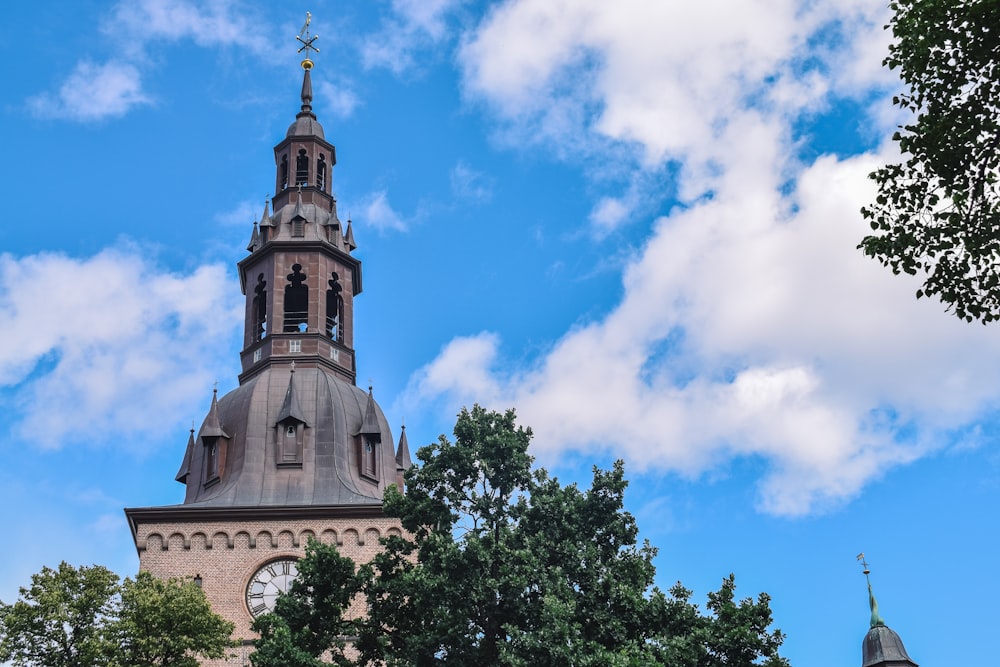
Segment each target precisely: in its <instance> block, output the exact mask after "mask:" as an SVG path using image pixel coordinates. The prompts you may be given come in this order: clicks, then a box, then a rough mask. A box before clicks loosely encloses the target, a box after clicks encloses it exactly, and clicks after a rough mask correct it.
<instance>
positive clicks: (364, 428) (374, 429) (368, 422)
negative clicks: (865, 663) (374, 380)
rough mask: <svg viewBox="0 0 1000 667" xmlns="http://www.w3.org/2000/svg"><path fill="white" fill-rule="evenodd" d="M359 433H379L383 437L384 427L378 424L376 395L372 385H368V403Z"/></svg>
mask: <svg viewBox="0 0 1000 667" xmlns="http://www.w3.org/2000/svg"><path fill="white" fill-rule="evenodd" d="M358 434H359V435H377V436H379V437H381V435H382V429H381V428H379V425H378V412H376V410H375V396H374V395H373V394H372V387H371V385H368V405H366V406H365V418H364V420H363V421H362V422H361V430H360V431H358Z"/></svg>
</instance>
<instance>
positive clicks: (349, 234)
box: [344, 218, 358, 252]
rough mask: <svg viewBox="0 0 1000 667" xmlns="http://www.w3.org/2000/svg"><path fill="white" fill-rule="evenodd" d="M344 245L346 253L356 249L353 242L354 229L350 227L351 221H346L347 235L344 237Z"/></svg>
mask: <svg viewBox="0 0 1000 667" xmlns="http://www.w3.org/2000/svg"><path fill="white" fill-rule="evenodd" d="M344 243H346V244H347V252H351V251H352V250H355V249H356V248H357V247H358V244H357V243H355V242H354V229H353V228H352V227H351V219H350V218H348V219H347V234H345V235H344Z"/></svg>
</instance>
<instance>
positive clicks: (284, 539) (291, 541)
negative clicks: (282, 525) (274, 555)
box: [277, 530, 299, 549]
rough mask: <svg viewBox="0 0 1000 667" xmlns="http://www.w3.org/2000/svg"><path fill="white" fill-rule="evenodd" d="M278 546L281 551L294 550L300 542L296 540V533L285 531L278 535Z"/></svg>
mask: <svg viewBox="0 0 1000 667" xmlns="http://www.w3.org/2000/svg"><path fill="white" fill-rule="evenodd" d="M277 546H278V548H279V549H293V548H295V547H298V546H299V541H298V540H297V539H295V533H293V532H292V531H290V530H283V531H281V532H279V533H278V539H277Z"/></svg>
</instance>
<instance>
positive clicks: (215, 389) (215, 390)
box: [212, 380, 219, 394]
mask: <svg viewBox="0 0 1000 667" xmlns="http://www.w3.org/2000/svg"><path fill="white" fill-rule="evenodd" d="M212 393H213V394H217V393H219V381H218V380H216V381H215V382H214V383H213V384H212Z"/></svg>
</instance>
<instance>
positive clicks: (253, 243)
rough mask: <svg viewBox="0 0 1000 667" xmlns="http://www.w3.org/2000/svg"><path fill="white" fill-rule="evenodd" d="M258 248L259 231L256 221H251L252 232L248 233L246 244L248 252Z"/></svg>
mask: <svg viewBox="0 0 1000 667" xmlns="http://www.w3.org/2000/svg"><path fill="white" fill-rule="evenodd" d="M258 248H260V231H259V230H258V229H257V221H256V220H254V222H253V234H251V235H250V243H248V244H247V251H248V252H256V251H257V249H258Z"/></svg>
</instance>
